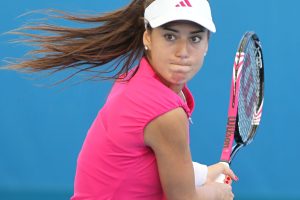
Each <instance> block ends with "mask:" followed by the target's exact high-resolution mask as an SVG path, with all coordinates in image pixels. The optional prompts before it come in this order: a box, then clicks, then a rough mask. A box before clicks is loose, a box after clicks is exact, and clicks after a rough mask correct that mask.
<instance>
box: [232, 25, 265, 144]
mask: <svg viewBox="0 0 300 200" xmlns="http://www.w3.org/2000/svg"><path fill="white" fill-rule="evenodd" d="M238 53H239V54H240V55H242V54H243V55H244V61H243V65H242V68H241V69H240V76H241V77H240V79H239V87H238V89H239V91H238V105H237V118H236V119H237V120H236V123H237V124H236V130H235V133H234V139H235V142H236V143H237V144H242V145H243V146H245V145H248V144H250V143H251V142H252V140H253V139H254V136H255V135H256V133H257V132H256V130H257V128H258V126H259V124H260V120H261V116H262V108H263V102H264V60H263V52H262V46H261V42H260V40H259V38H258V36H257V34H256V33H255V32H253V31H251V32H246V33H245V34H244V36H243V37H242V39H241V41H240V45H239V48H238Z"/></svg>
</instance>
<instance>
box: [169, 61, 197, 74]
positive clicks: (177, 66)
mask: <svg viewBox="0 0 300 200" xmlns="http://www.w3.org/2000/svg"><path fill="white" fill-rule="evenodd" d="M170 70H171V71H172V72H176V73H188V72H190V71H192V66H191V65H190V64H187V63H171V67H170Z"/></svg>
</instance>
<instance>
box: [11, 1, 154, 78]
mask: <svg viewBox="0 0 300 200" xmlns="http://www.w3.org/2000/svg"><path fill="white" fill-rule="evenodd" d="M153 1H154V0H133V1H132V2H131V3H130V4H129V5H128V6H126V7H124V8H121V9H119V10H116V11H113V12H109V13H106V14H104V15H100V16H91V15H90V16H84V17H83V16H79V15H73V14H68V13H65V12H62V11H51V13H52V14H53V13H54V14H55V17H58V18H62V19H64V20H69V21H75V22H80V23H88V24H94V23H99V25H98V26H95V27H91V28H90V27H89V28H71V27H64V26H57V25H53V24H38V25H27V26H24V27H21V28H20V29H18V30H17V31H13V32H12V33H13V34H18V35H21V36H25V37H27V38H28V39H25V40H19V42H26V43H29V44H33V45H34V46H37V47H38V48H37V49H35V50H31V51H30V52H29V55H30V56H31V57H30V58H29V59H22V60H21V61H19V62H15V63H13V64H11V65H9V66H8V67H6V68H8V69H14V70H18V71H25V72H30V73H31V72H40V71H49V72H50V73H51V74H52V73H56V72H59V71H62V70H65V69H75V72H73V73H72V74H71V75H70V76H69V77H67V79H68V78H71V77H72V76H74V75H76V74H77V73H79V72H90V73H92V76H91V79H94V78H100V79H118V77H119V76H120V74H123V73H125V74H126V73H127V72H128V71H129V69H130V68H131V67H132V66H133V64H134V63H135V61H137V60H138V59H139V58H140V57H141V56H142V55H143V54H144V46H143V40H142V38H143V33H144V31H145V26H144V19H143V15H144V10H145V8H146V7H147V6H148V5H149V4H150V3H151V2H153ZM48 16H49V17H51V15H48ZM52 17H53V16H52ZM28 31H42V32H43V33H47V34H46V35H45V34H41V33H28ZM48 33H50V34H48ZM105 64H108V66H109V67H107V66H106V67H101V66H103V65H105Z"/></svg>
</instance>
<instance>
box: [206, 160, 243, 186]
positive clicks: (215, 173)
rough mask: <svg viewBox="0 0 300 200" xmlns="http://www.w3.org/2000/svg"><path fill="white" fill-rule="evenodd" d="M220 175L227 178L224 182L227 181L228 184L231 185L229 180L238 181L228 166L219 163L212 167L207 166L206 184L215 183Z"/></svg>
mask: <svg viewBox="0 0 300 200" xmlns="http://www.w3.org/2000/svg"><path fill="white" fill-rule="evenodd" d="M221 174H223V175H225V177H226V178H228V180H225V181H228V183H229V184H231V180H234V181H237V180H238V177H237V176H236V175H235V174H234V172H233V171H232V170H231V169H230V168H229V166H228V165H226V164H224V163H222V162H219V163H216V164H214V165H211V166H208V172H207V180H206V182H207V183H209V182H216V180H217V178H218V177H219V176H220V175H221Z"/></svg>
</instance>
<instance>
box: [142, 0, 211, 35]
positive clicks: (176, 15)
mask: <svg viewBox="0 0 300 200" xmlns="http://www.w3.org/2000/svg"><path fill="white" fill-rule="evenodd" d="M144 18H145V24H147V23H149V24H150V26H151V27H152V28H156V27H159V26H161V25H163V24H165V23H168V22H172V21H176V20H188V21H192V22H195V23H197V24H199V25H201V26H203V27H204V28H206V29H208V30H209V31H211V32H216V27H215V24H214V22H213V20H212V16H211V9H210V6H209V3H208V1H207V0H155V1H153V2H152V3H151V4H150V5H149V6H148V7H147V8H146V9H145V13H144Z"/></svg>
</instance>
